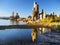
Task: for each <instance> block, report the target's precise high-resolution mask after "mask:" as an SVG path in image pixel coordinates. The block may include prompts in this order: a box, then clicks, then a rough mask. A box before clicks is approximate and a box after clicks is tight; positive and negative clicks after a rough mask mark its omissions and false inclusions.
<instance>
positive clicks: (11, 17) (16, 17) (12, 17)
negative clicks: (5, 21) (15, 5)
mask: <svg viewBox="0 0 60 45" xmlns="http://www.w3.org/2000/svg"><path fill="white" fill-rule="evenodd" d="M18 18H19V14H18V13H16V16H14V12H12V16H10V20H17V19H18Z"/></svg>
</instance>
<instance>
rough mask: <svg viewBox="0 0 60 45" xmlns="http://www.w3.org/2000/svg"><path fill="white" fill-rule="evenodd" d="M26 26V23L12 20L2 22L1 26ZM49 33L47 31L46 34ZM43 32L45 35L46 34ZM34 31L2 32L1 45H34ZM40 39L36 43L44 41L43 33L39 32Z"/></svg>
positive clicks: (9, 30)
mask: <svg viewBox="0 0 60 45" xmlns="http://www.w3.org/2000/svg"><path fill="white" fill-rule="evenodd" d="M23 24H26V23H25V22H22V21H20V22H16V21H10V20H1V19H0V25H23ZM46 31H48V30H47V29H45V31H44V32H46ZM44 32H43V33H44ZM31 34H32V29H14V28H13V29H4V30H0V44H4V45H5V44H10V45H13V44H14V45H17V44H20V43H21V44H22V43H33V42H32V36H31ZM37 34H38V36H37V37H38V38H37V40H36V41H35V42H34V43H37V42H41V41H42V40H44V36H42V34H41V31H40V30H38V32H37Z"/></svg>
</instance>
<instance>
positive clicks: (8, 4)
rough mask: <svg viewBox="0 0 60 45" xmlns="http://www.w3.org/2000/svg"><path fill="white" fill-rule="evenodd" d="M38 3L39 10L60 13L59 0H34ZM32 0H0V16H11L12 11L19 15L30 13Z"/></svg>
mask: <svg viewBox="0 0 60 45" xmlns="http://www.w3.org/2000/svg"><path fill="white" fill-rule="evenodd" d="M36 1H37V3H38V4H39V11H40V12H41V10H42V9H44V10H45V11H46V13H50V12H53V11H54V12H55V14H58V15H59V14H60V0H36ZM33 3H34V0H0V16H11V13H12V12H13V11H14V12H15V13H16V12H18V13H19V15H20V17H28V16H29V15H32V7H33Z"/></svg>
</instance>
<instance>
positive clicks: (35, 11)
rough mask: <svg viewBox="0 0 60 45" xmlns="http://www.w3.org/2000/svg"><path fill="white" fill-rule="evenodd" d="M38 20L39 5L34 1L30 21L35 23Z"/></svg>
mask: <svg viewBox="0 0 60 45" xmlns="http://www.w3.org/2000/svg"><path fill="white" fill-rule="evenodd" d="M38 18H39V5H38V4H37V2H36V1H34V5H33V9H32V20H33V21H36V20H37V19H38Z"/></svg>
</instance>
